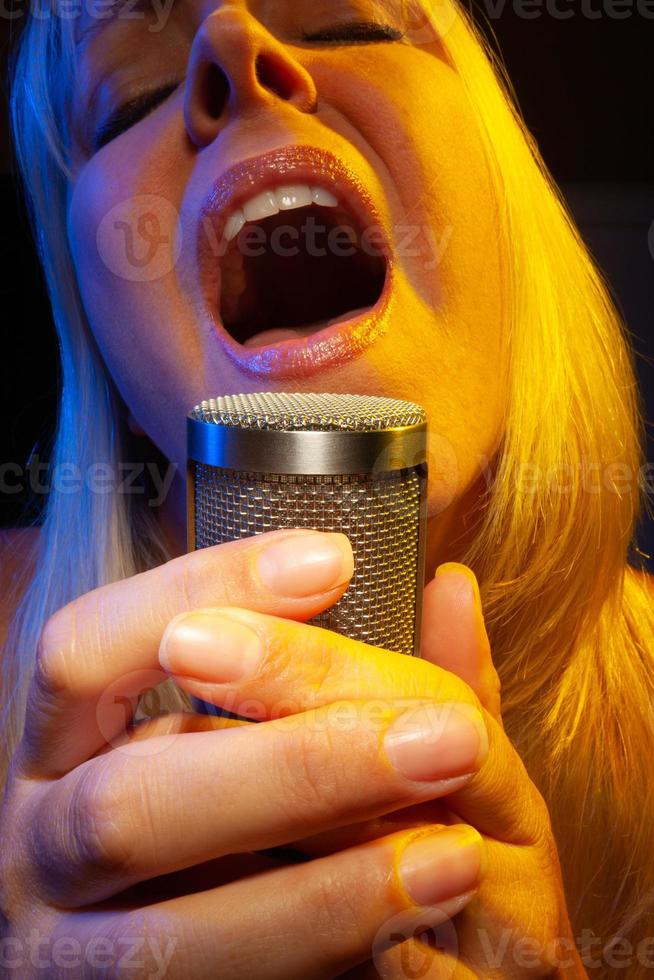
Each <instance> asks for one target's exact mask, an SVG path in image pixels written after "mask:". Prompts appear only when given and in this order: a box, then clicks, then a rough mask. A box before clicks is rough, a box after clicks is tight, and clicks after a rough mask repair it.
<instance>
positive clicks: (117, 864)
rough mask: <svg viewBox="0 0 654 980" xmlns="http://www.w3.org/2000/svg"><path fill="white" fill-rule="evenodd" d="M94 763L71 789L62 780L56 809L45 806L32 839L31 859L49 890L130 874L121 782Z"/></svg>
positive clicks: (78, 772)
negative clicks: (81, 881)
mask: <svg viewBox="0 0 654 980" xmlns="http://www.w3.org/2000/svg"><path fill="white" fill-rule="evenodd" d="M106 768H107V767H106V766H103V765H100V764H98V760H93V765H90V764H86V765H85V766H84V765H83V766H81V767H79V768H78V769H77V770H76V772H75V775H76V782H75V784H74V786H73V787H72V789H69V788H67V787H66V786H65V783H66V779H64V780H62V781H60V784H59V786H58V787H57V792H56V793H55V798H54V799H53V800H51V801H49V802H50V803H51V805H48V802H47V801H46V802H45V805H42V806H41V808H40V812H39V815H38V819H37V820H36V821H35V822H34V827H33V831H32V835H31V845H32V846H31V849H32V860H33V863H34V865H35V867H36V868H37V872H38V875H39V879H40V880H41V882H42V883H43V885H44V887H45V888H46V890H47V891H50V890H52V889H53V888H54V889H55V890H58V889H59V888H60V887H61V888H64V889H65V887H66V884H70V883H71V882H72V881H74V880H76V879H78V878H79V879H80V880H89V879H90V880H97V879H100V880H102V879H104V878H107V877H110V878H111V877H115V876H116V875H118V874H123V875H124V874H125V873H129V871H130V870H131V868H132V858H131V855H130V852H129V848H128V846H127V844H126V840H125V836H124V834H123V832H122V830H123V823H122V821H123V820H124V816H123V815H124V806H125V800H124V799H121V796H122V793H121V791H120V780H119V779H118V780H116V779H113V778H111V776H110V775H108V774H107V772H106V771H105V770H106Z"/></svg>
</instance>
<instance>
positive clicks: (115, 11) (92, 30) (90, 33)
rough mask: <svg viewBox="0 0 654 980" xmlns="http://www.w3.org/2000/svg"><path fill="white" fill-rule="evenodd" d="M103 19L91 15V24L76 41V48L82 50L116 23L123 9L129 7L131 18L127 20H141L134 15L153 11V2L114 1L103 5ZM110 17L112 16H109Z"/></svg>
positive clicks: (135, 0) (140, 0)
mask: <svg viewBox="0 0 654 980" xmlns="http://www.w3.org/2000/svg"><path fill="white" fill-rule="evenodd" d="M102 6H103V11H102V14H103V16H102V17H97V16H93V15H92V14H91V15H90V17H91V20H90V23H89V24H88V25H87V26H86V27H84V28H83V29H82V30H81V31H80V33H79V34H78V36H77V37H76V39H75V47H76V48H80V47H82V45H85V44H88V43H89V41H90V40H91V39H92V38H94V37H95V36H96V34H99V33H100V31H102V30H103V29H104V28H105V27H106V26H107V25H108V24H112V23H113V22H114V21H116V20H117V19H118V17H119V15H120V12H121V10H122V9H123V7H127V6H129V16H127V17H126V19H127V20H140V19H141V18H136V17H133V16H132V14H134V13H145V12H146V11H147V10H152V0H113V2H112V3H110V4H109V5H107V4H103V5H102ZM109 15H110V16H109Z"/></svg>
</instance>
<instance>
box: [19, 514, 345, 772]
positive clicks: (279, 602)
mask: <svg viewBox="0 0 654 980" xmlns="http://www.w3.org/2000/svg"><path fill="white" fill-rule="evenodd" d="M352 572H353V555H352V548H351V546H350V542H349V540H348V538H347V537H346V535H344V534H341V533H338V532H334V533H324V532H318V531H313V530H311V529H307V528H292V529H286V528H283V529H279V530H276V531H270V532H266V533H262V534H258V535H254V536H252V537H248V538H242V539H240V540H237V541H230V542H226V543H224V544H220V545H215V546H213V547H209V548H203V549H200V550H199V551H193V552H191V553H190V554H187V555H182V556H181V557H179V558H174V559H172V560H171V561H169V562H166V563H165V564H163V565H160V566H158V567H157V568H153V569H150V570H148V571H146V572H142V573H140V574H139V575H135V576H133V577H131V578H128V579H123V580H122V581H119V582H114V583H111V584H110V585H104V586H101V587H99V588H97V589H94V590H93V591H91V592H88V593H86V594H85V595H83V596H80V597H79V598H77V599H75V600H73V601H72V602H70V603H68V605H66V606H63V607H62V608H61V609H59V610H58V611H57V612H56V613H55V614H54V615H53V616H51V617H50V619H48V621H47V622H46V624H45V626H44V628H43V630H42V632H41V636H40V640H39V645H38V650H37V656H36V664H35V670H34V674H33V676H32V679H31V684H30V688H29V692H28V697H27V709H26V722H25V728H24V732H23V737H22V739H21V742H20V744H19V746H18V749H17V753H16V768H15V772H17V774H18V775H20V776H22V777H24V778H52V777H57V776H61V775H63V774H64V773H66V772H68V771H69V770H70V769H73V768H74V767H75V766H77V765H79V764H80V763H81V762H83V761H85V760H86V759H89V758H91V757H92V756H93V755H94V754H95V753H96V752H97V751H98V750H100V749H101V748H102V747H103V746H104V745H105V744H106V743H107V742H111V740H112V739H113V738H114V737H116V736H117V735H119V734H120V733H121V732H122V731H124V729H125V727H126V726H127V725H128V724H129V722H130V721H131V719H132V716H133V714H134V711H135V710H136V707H137V705H138V700H139V697H141V696H142V695H143V694H144V693H145V692H146V691H148V690H150V689H152V688H154V687H156V686H157V685H158V684H160V683H162V682H164V681H165V680H166V679H167V674H166V673H165V671H163V670H162V669H161V667H160V664H159V661H158V658H157V652H158V648H159V642H160V640H161V637H162V634H163V632H164V629H165V627H166V625H167V624H168V622H169V621H170V620H171V619H172V618H173V617H175V616H176V615H178V614H179V613H181V612H188V611H191V610H193V609H194V608H196V607H202V606H206V605H208V604H213V603H218V604H220V605H222V604H225V605H228V606H230V605H239V606H243V605H245V606H248V607H249V608H251V609H256V610H258V611H260V612H263V613H269V614H279V615H282V616H284V617H285V618H289V619H300V620H302V619H310V618H312V617H313V616H315V615H316V614H317V613H319V612H322V611H323V610H324V609H326V608H328V607H329V606H331V605H333V604H334V603H335V602H337V601H338V599H340V597H341V595H342V594H343V592H344V591H345V589H346V588H347V585H348V583H349V580H350V578H351V576H352ZM292 590H294V593H295V594H289V591H292Z"/></svg>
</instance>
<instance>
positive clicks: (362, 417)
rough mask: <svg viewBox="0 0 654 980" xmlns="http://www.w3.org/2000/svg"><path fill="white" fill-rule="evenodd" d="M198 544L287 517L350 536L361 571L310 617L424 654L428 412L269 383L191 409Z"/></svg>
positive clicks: (190, 498)
mask: <svg viewBox="0 0 654 980" xmlns="http://www.w3.org/2000/svg"><path fill="white" fill-rule="evenodd" d="M187 426H188V428H187V434H188V463H187V518H188V523H187V531H188V549H189V551H192V550H194V549H197V548H204V547H208V546H211V545H214V544H221V543H223V542H225V541H233V540H235V539H237V538H243V537H249V536H251V535H255V534H261V533H263V532H265V531H271V530H276V529H278V528H283V527H288V528H292V527H307V528H313V529H315V530H320V531H341V532H343V533H344V534H346V535H347V536H348V538H349V540H350V543H351V545H352V550H353V554H354V573H353V576H352V579H351V580H350V584H349V586H348V588H347V590H346V591H345V593H344V594H343V596H342V597H341V599H340V600H339V601H338V602H337V603H336V604H335V605H334V606H332V607H331V608H330V609H328V610H326V611H325V612H323V613H320V614H319V615H318V616H315V617H314V618H313V619H311V620H309V622H310V623H311V624H313V625H317V626H322V627H324V628H326V629H330V630H333V631H334V632H337V633H341V634H343V635H345V636H349V637H352V638H353V639H356V640H362V641H363V642H365V643H369V644H371V645H373V646H379V647H383V648H385V649H388V650H393V651H396V652H398V653H404V654H409V655H411V654H418V650H419V640H420V623H421V612H422V589H423V585H424V562H425V536H426V524H427V417H426V414H425V412H424V409H422V408H421V407H420V406H419V405H416V404H414V403H411V402H405V401H398V400H396V399H390V398H384V397H374V396H369V395H347V394H345V395H343V394H326V393H322V392H321V393H311V392H291V393H287V392H260V393H256V394H242V395H226V396H223V397H221V398H215V399H209V400H207V401H203V402H201V403H200V404H199V405H197V406H196V407H195V408H194V409H193V410H192V411H191V412H189V415H188V418H187Z"/></svg>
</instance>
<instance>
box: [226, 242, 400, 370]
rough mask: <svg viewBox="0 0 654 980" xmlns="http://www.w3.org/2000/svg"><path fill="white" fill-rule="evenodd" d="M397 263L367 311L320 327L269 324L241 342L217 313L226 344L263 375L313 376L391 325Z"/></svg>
mask: <svg viewBox="0 0 654 980" xmlns="http://www.w3.org/2000/svg"><path fill="white" fill-rule="evenodd" d="M392 279H393V276H392V263H391V262H390V261H389V262H388V265H387V268H386V280H385V282H384V288H383V289H382V293H381V296H380V297H379V299H378V300H377V302H376V303H375V305H374V306H373V307H371V308H370V309H369V310H366V311H365V312H357V313H355V314H354V315H348V316H346V317H345V318H343V317H341V318H339V319H338V320H335V321H332V322H331V323H330V324H329V326H326V327H322V328H321V329H320V330H315V332H311V333H310V332H309V331H310V330H311V329H312V328H310V327H307V328H305V329H304V330H303V328H301V327H300V328H297V329H291V328H288V329H282V328H280V329H275V330H264V331H262V332H261V333H259V334H256V335H255V336H253V337H250V338H249V339H248V340H247V341H246V343H245V344H239V343H238V342H237V341H236V340H234V338H233V337H232V336H231V335H230V334H229V333H228V332H227V330H226V329H225V328H224V326H223V325H222V323H221V322H220V320H219V319H218V318H217V317H216V316H212V321H213V325H214V328H215V334H216V336H217V337H218V340H219V342H220V344H221V347H222V348H223V350H224V351H225V353H226V354H227V355H228V357H229V358H230V360H232V361H233V362H234V363H235V364H236V365H237V367H239V368H240V369H241V370H242V371H245V372H247V373H248V374H251V375H253V376H254V377H258V378H269V379H271V380H283V379H288V378H307V377H310V376H311V375H313V374H317V373H318V372H319V371H322V370H326V369H327V368H331V367H335V366H337V365H339V364H343V363H345V362H346V361H350V360H352V359H353V358H355V357H358V356H360V355H361V354H363V353H364V351H366V350H367V349H368V348H369V347H371V346H372V344H374V343H375V342H376V341H377V340H379V338H380V337H382V336H383V335H384V334H385V333H387V331H388V327H389V321H390V306H391V303H390V300H391V293H392Z"/></svg>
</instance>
